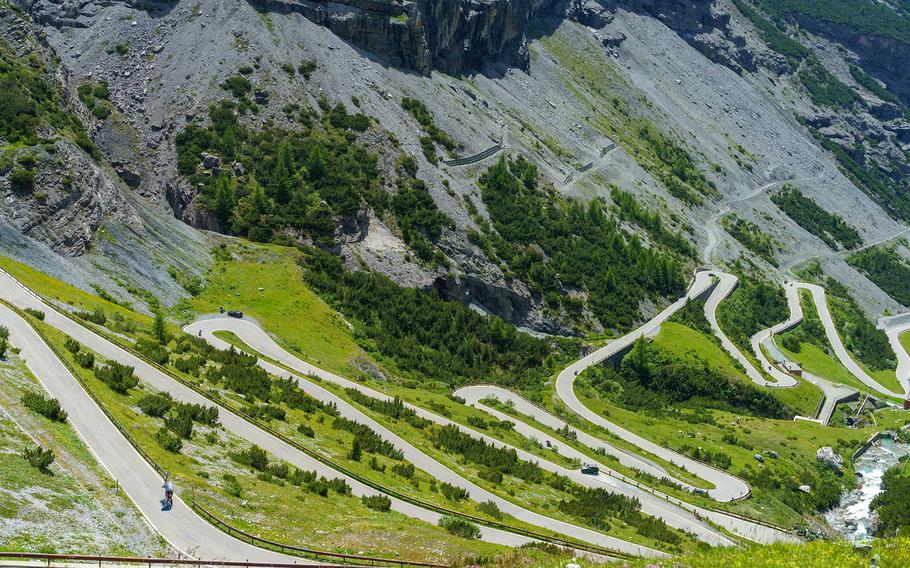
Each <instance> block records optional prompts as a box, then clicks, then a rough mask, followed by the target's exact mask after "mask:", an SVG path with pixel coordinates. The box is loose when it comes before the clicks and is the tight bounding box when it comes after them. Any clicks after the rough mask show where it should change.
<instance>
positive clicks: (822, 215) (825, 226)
mask: <svg viewBox="0 0 910 568" xmlns="http://www.w3.org/2000/svg"><path fill="white" fill-rule="evenodd" d="M771 201H773V202H774V204H775V205H777V206H778V207H779V208H780V210H781V211H783V212H784V213H786V214H787V216H788V217H790V218H791V219H793V221H795V222H796V224H797V225H799V226H800V227H802V228H803V229H805V230H806V231H808V232H810V233H812V234H813V235H815V236H816V237H818V238H820V239H821V240H823V241H824V242H825V244H827V245H828V246H829V247H831V248H832V249H834V250H837V248H838V245H840V246H841V247H843V248H846V249H852V248H856V247H858V246H859V245H861V244H862V242H863V241H862V238H861V237H860V236H859V232H858V231H857V230H856V229H854V228H853V227H851V226H850V225H849V224H847V222H846V221H844V219H843V217H841V216H840V215H837V214H835V213H829V212H828V211H826V210H825V209H823V208H822V207H821V206H819V204H818V203H816V202H815V201H813V200H812V199H810V198H808V197H806V196H805V195H803V194H802V192H801V191H800V190H798V189H796V188H795V187H793V186H792V185H790V184H784V186H783V187H782V188H781V190H780V191H778V192H777V193H775V194H774V195H772V196H771Z"/></svg>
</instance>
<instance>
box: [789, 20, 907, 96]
mask: <svg viewBox="0 0 910 568" xmlns="http://www.w3.org/2000/svg"><path fill="white" fill-rule="evenodd" d="M792 17H793V18H794V21H795V22H796V23H798V24H799V25H800V26H801V27H803V28H805V29H807V30H809V31H810V32H812V33H814V34H817V35H820V36H822V37H825V38H827V39H828V40H830V41H834V42H837V43H840V44H843V45H844V46H845V47H847V48H848V49H850V50H851V51H853V52H854V53H856V54H857V55H858V56H859V57H860V60H861V67H862V68H863V70H864V71H865V72H866V73H868V74H870V75H872V76H874V77H875V78H877V79H879V80H881V81H884V82H885V83H886V84H887V85H888V89H889V90H890V91H891V92H892V93H894V94H895V95H897V96H898V97H899V98H900V99H901V101H903V103H904V104H907V105H910V75H908V74H907V61H910V44H907V43H904V42H901V41H898V40H896V39H892V38H887V37H883V36H877V35H871V34H864V33H860V32H859V31H857V30H855V29H853V28H850V27H848V26H844V25H840V24H835V23H832V22H825V21H821V20H817V19H815V18H812V17H809V16H805V15H802V14H794V15H793V16H792Z"/></svg>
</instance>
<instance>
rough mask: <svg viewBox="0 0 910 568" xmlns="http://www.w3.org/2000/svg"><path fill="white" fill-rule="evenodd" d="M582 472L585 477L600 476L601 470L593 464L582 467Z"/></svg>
mask: <svg viewBox="0 0 910 568" xmlns="http://www.w3.org/2000/svg"><path fill="white" fill-rule="evenodd" d="M581 472H582V473H583V474H585V475H600V468H599V467H598V466H596V465H594V464H592V463H586V464H585V465H583V466H581Z"/></svg>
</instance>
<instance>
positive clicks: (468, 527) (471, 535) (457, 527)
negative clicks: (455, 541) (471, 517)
mask: <svg viewBox="0 0 910 568" xmlns="http://www.w3.org/2000/svg"><path fill="white" fill-rule="evenodd" d="M439 526H441V527H442V528H444V529H445V530H447V531H448V532H449V533H450V534H453V535H455V536H460V537H461V538H467V539H471V540H477V539H478V538H480V534H481V533H480V528H479V527H478V526H477V525H475V524H474V523H471V522H468V521H465V520H464V519H459V518H458V517H452V516H450V515H445V516H443V517H442V518H441V519H439Z"/></svg>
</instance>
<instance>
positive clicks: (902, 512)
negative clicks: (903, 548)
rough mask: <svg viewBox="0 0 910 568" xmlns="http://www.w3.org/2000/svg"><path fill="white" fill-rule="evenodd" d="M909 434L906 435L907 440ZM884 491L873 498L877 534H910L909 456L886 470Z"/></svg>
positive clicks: (886, 535) (882, 535)
mask: <svg viewBox="0 0 910 568" xmlns="http://www.w3.org/2000/svg"><path fill="white" fill-rule="evenodd" d="M906 438H907V436H906V435H905V436H904V439H905V440H906ZM882 484H883V487H884V491H883V492H882V493H880V494H879V495H876V497H875V499H873V500H872V506H871V508H872V510H873V511H875V512H877V513H878V519H879V523H878V525H877V526H876V531H875V534H876V536H879V537H891V536H895V535H902V536H907V535H908V534H910V507H907V503H910V469H908V467H907V458H906V457H904V458H903V459H902V460H901V463H899V464H898V465H896V466H894V467H892V468H891V469H889V470H888V471H886V472H885V475H884V477H883V478H882Z"/></svg>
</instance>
